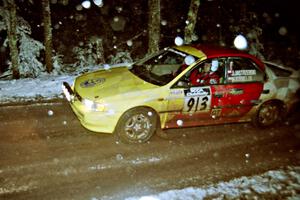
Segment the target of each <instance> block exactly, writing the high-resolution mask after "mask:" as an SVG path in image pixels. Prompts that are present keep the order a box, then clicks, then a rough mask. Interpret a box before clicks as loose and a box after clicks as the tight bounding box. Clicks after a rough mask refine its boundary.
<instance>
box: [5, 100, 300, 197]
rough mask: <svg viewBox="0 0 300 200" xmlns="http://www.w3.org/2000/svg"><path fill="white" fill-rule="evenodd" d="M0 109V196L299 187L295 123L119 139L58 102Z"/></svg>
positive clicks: (265, 193) (252, 192)
mask: <svg viewBox="0 0 300 200" xmlns="http://www.w3.org/2000/svg"><path fill="white" fill-rule="evenodd" d="M0 112H1V115H0V121H1V123H0V198H1V199H2V198H3V199H92V200H96V199H101V200H102V199H103V200H119V199H120V200H121V199H126V198H127V199H139V200H145V199H152V200H153V199H155V200H157V199H161V200H163V199H201V198H202V197H208V198H219V199H223V198H225V197H226V198H227V197H228V198H231V197H232V198H244V197H245V198H247V197H249V199H255V198H256V197H257V198H258V199H261V198H265V199H268V198H273V199H274V198H275V199H276V198H277V197H278V198H281V197H282V198H283V199H286V198H290V197H295V198H297V194H299V187H300V183H299V167H297V166H299V161H300V153H299V150H300V142H299V136H298V133H299V126H298V125H297V124H295V125H283V126H280V127H277V128H272V129H269V130H257V129H255V128H253V127H252V126H251V125H249V124H232V125H221V126H207V127H200V128H189V129H177V130H169V131H168V132H167V133H168V138H165V139H163V138H159V137H158V136H155V137H154V138H153V139H152V140H151V141H150V142H149V143H146V144H138V145H125V144H121V143H118V142H116V141H115V138H114V137H113V136H111V135H105V134H94V133H92V132H89V131H87V130H86V129H84V128H82V127H81V125H80V124H79V122H78V120H77V118H76V117H75V116H74V115H73V113H72V111H71V109H70V107H69V106H68V104H67V103H66V102H65V101H60V100H58V101H53V102H52V103H39V104H19V105H17V106H1V107H0ZM289 166H290V167H289ZM270 170H275V171H270ZM268 171H269V172H268ZM259 174H261V175H260V176H256V175H259ZM246 176H247V177H249V178H246ZM240 177H242V178H240ZM235 178H239V179H235ZM225 188H226V189H225ZM260 189H261V190H262V192H259V190H260ZM232 195H233V196H232ZM234 195H235V196H234Z"/></svg>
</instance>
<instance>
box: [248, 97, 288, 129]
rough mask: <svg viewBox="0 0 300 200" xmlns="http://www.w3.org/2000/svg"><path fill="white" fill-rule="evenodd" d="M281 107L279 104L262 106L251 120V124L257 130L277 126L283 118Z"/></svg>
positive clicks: (270, 103)
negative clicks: (257, 128)
mask: <svg viewBox="0 0 300 200" xmlns="http://www.w3.org/2000/svg"><path fill="white" fill-rule="evenodd" d="M283 115H284V112H283V105H282V103H279V102H273V101H271V102H266V103H264V104H262V105H261V106H260V107H259V109H258V111H257V112H256V115H255V116H254V118H253V124H254V125H255V126H256V127H259V128H267V127H270V126H272V125H278V122H280V121H281V120H282V118H283Z"/></svg>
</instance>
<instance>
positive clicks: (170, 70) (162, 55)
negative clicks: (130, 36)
mask: <svg viewBox="0 0 300 200" xmlns="http://www.w3.org/2000/svg"><path fill="white" fill-rule="evenodd" d="M194 61H195V58H194V57H193V56H191V55H189V54H186V53H184V52H181V51H178V50H176V49H173V48H166V49H164V50H162V51H160V52H159V53H157V54H154V55H151V56H149V57H146V58H144V59H142V60H141V61H139V62H137V63H135V64H134V65H133V66H132V67H131V69H130V71H131V72H132V73H134V74H135V75H136V76H138V77H140V78H141V79H143V80H144V81H147V82H149V83H152V84H155V85H159V86H163V85H166V84H167V83H169V82H170V81H171V80H173V79H174V78H175V77H176V76H177V75H178V74H179V73H178V71H180V69H181V67H182V66H184V65H186V66H188V65H190V64H192V63H193V62H194Z"/></svg>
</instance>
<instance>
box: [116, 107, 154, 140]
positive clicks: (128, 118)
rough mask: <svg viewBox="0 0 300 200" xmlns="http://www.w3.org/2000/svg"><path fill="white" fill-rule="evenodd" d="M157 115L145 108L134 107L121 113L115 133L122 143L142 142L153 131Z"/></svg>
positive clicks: (147, 138) (149, 136)
mask: <svg viewBox="0 0 300 200" xmlns="http://www.w3.org/2000/svg"><path fill="white" fill-rule="evenodd" d="M156 125H157V116H156V114H155V112H154V111H152V110H151V109H147V108H135V109H131V110H129V111H127V112H126V113H125V114H123V115H122V116H121V118H120V120H119V122H118V124H117V127H116V130H115V134H116V136H117V137H118V139H120V140H121V141H122V142H123V143H143V142H146V141H148V140H149V139H150V138H151V136H152V135H153V134H154V132H155V128H156Z"/></svg>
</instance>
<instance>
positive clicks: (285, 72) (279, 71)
mask: <svg viewBox="0 0 300 200" xmlns="http://www.w3.org/2000/svg"><path fill="white" fill-rule="evenodd" d="M265 65H267V67H269V68H270V69H271V70H272V71H273V72H274V73H275V75H276V76H280V77H289V76H290V75H292V72H291V71H289V70H287V69H282V68H279V67H277V66H275V65H272V64H269V63H265Z"/></svg>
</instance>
